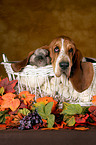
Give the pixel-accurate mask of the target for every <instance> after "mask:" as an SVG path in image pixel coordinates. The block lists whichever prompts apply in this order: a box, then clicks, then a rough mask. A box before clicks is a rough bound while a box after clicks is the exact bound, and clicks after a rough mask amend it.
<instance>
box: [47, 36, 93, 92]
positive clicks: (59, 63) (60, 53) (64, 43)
mask: <svg viewBox="0 0 96 145" xmlns="http://www.w3.org/2000/svg"><path fill="white" fill-rule="evenodd" d="M49 51H50V56H51V59H52V66H53V71H54V73H55V75H56V76H57V77H60V76H61V75H62V74H65V75H66V76H67V78H68V79H69V81H71V83H72V85H73V88H74V89H75V90H76V91H78V92H83V91H84V90H86V89H88V88H89V86H90V85H91V83H92V80H93V76H94V69H93V65H92V63H91V62H86V61H85V59H84V57H83V56H82V54H81V52H80V51H79V50H78V49H77V48H76V45H75V43H74V41H73V40H72V39H70V38H69V37H66V36H60V37H58V38H56V39H54V40H53V41H52V42H51V43H50V45H49ZM84 61H85V62H84Z"/></svg>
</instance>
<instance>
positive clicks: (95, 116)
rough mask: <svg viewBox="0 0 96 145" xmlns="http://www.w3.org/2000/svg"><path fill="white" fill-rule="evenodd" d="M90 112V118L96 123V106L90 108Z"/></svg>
mask: <svg viewBox="0 0 96 145" xmlns="http://www.w3.org/2000/svg"><path fill="white" fill-rule="evenodd" d="M88 111H89V112H90V117H91V118H92V119H93V120H94V121H95V122H96V106H90V107H89V109H88Z"/></svg>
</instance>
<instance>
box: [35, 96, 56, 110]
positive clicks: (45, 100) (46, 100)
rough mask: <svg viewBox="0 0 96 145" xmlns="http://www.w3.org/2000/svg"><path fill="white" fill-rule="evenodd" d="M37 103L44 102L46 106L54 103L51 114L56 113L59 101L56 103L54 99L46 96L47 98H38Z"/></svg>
mask: <svg viewBox="0 0 96 145" xmlns="http://www.w3.org/2000/svg"><path fill="white" fill-rule="evenodd" d="M36 102H44V103H45V104H48V103H49V102H53V106H52V109H51V112H54V111H55V110H56V106H57V101H55V100H54V99H53V98H52V97H47V96H46V97H42V98H38V99H36Z"/></svg>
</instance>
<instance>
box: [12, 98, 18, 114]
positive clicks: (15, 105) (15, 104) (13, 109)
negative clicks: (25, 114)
mask: <svg viewBox="0 0 96 145" xmlns="http://www.w3.org/2000/svg"><path fill="white" fill-rule="evenodd" d="M19 105H20V100H19V99H14V100H13V101H12V102H10V109H11V110H12V111H15V110H16V109H17V108H18V107H19Z"/></svg>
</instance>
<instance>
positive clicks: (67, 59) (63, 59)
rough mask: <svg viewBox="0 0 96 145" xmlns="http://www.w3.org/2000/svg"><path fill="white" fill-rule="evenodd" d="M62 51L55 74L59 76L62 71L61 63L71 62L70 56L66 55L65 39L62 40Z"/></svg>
mask: <svg viewBox="0 0 96 145" xmlns="http://www.w3.org/2000/svg"><path fill="white" fill-rule="evenodd" d="M61 44H62V46H61V50H60V54H59V56H58V58H57V61H56V65H55V74H57V75H61V74H60V73H61V72H60V69H59V63H60V62H61V61H69V62H70V58H69V56H68V55H66V54H65V48H64V39H61Z"/></svg>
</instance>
